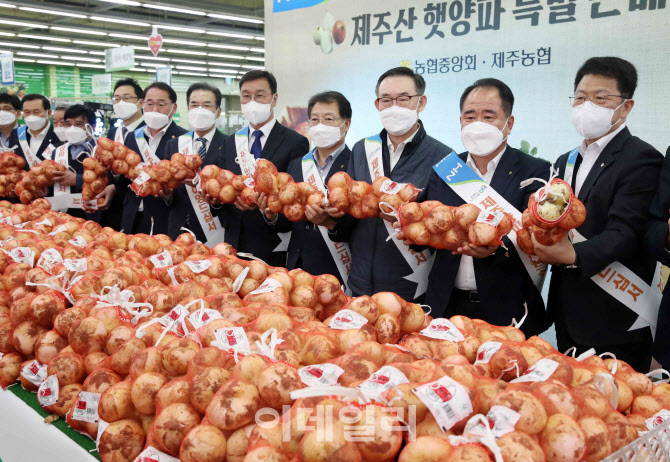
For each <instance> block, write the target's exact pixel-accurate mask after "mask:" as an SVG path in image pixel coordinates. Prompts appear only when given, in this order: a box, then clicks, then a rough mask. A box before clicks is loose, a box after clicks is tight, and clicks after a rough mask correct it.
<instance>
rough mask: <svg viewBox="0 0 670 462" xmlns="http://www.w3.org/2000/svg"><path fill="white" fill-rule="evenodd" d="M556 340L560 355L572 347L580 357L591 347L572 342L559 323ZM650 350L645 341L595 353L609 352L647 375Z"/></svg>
mask: <svg viewBox="0 0 670 462" xmlns="http://www.w3.org/2000/svg"><path fill="white" fill-rule="evenodd" d="M556 340H557V341H558V351H560V352H561V353H563V352H565V351H566V350H568V349H569V348H571V347H573V346H574V347H576V348H577V352H576V354H577V355H580V354H581V353H584V352H585V351H587V350H589V349H590V348H591V345H581V344H579V343H577V342H575V341H574V340H572V338H571V337H570V335H569V334H568V332H566V329H565V327H564V326H562V325H561V324H560V323H556ZM651 348H652V342H651V341H647V342H641V343H626V344H620V345H609V346H603V347H598V348H597V349H596V353H598V354H601V353H605V352H606V351H607V352H610V353H612V354H614V355H615V356H616V357H617V359H620V360H622V361H626V362H627V363H628V364H630V366H631V367H632V368H633V369H635V370H636V371H638V372H643V373H647V372H649V367H650V366H651Z"/></svg>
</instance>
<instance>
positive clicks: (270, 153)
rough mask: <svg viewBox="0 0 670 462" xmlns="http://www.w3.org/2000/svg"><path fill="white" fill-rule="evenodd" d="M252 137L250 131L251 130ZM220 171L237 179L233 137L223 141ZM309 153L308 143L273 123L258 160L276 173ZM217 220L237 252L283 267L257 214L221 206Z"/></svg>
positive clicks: (282, 255) (273, 241)
mask: <svg viewBox="0 0 670 462" xmlns="http://www.w3.org/2000/svg"><path fill="white" fill-rule="evenodd" d="M251 132H252V133H253V130H251ZM225 143H226V144H225V148H224V153H225V159H224V168H225V169H226V170H230V171H231V172H233V173H235V174H237V175H240V174H241V173H242V172H241V170H240V166H239V165H238V164H237V163H235V158H236V157H237V149H236V148H235V135H231V136H228V137H226V142H225ZM308 151H309V141H307V138H305V137H304V136H302V135H300V134H299V133H297V132H295V131H293V130H291V129H290V128H286V127H284V126H283V125H282V124H280V123H279V122H276V123H275V125H274V127H272V131H271V132H270V135H269V136H268V139H267V141H266V142H265V146H264V147H263V151H262V152H261V157H262V158H263V159H267V160H269V161H271V162H272V163H273V164H274V165H275V166H276V167H277V170H279V171H280V172H285V171H286V169H288V164H289V162H291V160H293V159H296V158H301V157H302V156H304V155H305V154H306V153H307V152H308ZM221 220H222V222H223V224H224V226H225V228H226V237H225V240H226V242H227V243H229V244H230V245H232V246H233V247H235V249H237V251H238V252H248V253H252V254H254V255H255V256H256V257H258V258H260V259H262V260H263V261H265V262H266V263H268V264H269V265H273V266H284V265H285V264H286V252H274V249H275V248H277V246H278V245H279V244H280V243H281V240H280V238H279V237H278V236H277V233H276V232H275V231H274V230H272V229H270V228H269V227H268V226H267V224H266V223H265V220H264V219H263V214H262V212H260V211H259V210H251V211H249V212H241V211H240V210H238V209H237V208H235V206H234V205H224V206H223V213H222V215H221Z"/></svg>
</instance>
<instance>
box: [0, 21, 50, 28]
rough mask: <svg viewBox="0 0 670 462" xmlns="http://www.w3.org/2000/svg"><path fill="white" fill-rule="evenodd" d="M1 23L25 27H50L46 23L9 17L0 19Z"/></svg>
mask: <svg viewBox="0 0 670 462" xmlns="http://www.w3.org/2000/svg"><path fill="white" fill-rule="evenodd" d="M0 24H9V25H11V26H23V27H32V28H34V29H48V28H49V26H45V25H44V24H36V23H34V22H25V21H10V20H9V19H0Z"/></svg>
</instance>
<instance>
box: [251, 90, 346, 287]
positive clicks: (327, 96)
mask: <svg viewBox="0 0 670 462" xmlns="http://www.w3.org/2000/svg"><path fill="white" fill-rule="evenodd" d="M307 116H308V118H309V130H308V133H309V136H310V139H311V140H312V143H314V145H315V146H316V147H315V148H314V149H313V150H312V151H311V152H310V153H308V154H307V155H305V157H303V158H301V159H295V160H293V161H292V162H291V164H290V165H289V167H288V173H289V175H291V177H293V179H294V180H295V181H296V182H300V181H308V182H309V183H311V184H312V185H314V186H316V187H317V189H319V190H320V191H325V185H326V184H328V180H329V179H330V177H331V176H333V174H335V173H336V172H341V171H346V169H347V166H348V165H349V158H350V156H351V150H350V149H349V148H348V147H347V145H346V144H345V138H346V136H347V132H348V131H349V127H350V126H351V104H350V103H349V101H348V100H347V99H346V98H345V97H344V95H343V94H342V93H339V92H336V91H326V92H323V93H318V94H316V95H314V96H312V97H311V98H310V100H309V103H308V104H307ZM258 206H259V207H260V209H261V210H263V211H264V213H265V216H266V217H267V219H268V223H269V224H270V226H273V227H274V229H275V230H276V231H278V232H288V231H290V232H291V240H290V242H289V245H288V259H287V262H286V267H287V268H288V269H294V268H302V269H304V270H305V271H307V272H308V273H310V274H313V275H320V274H333V275H335V276H337V277H338V278H339V279H340V282H342V283H345V284H346V279H347V277H348V275H349V271H348V269H347V265H348V264H350V263H351V262H350V254H349V252H348V246H346V244H343V243H337V244H335V243H334V242H333V241H331V240H330V238H329V237H328V231H327V230H328V229H332V228H333V227H334V226H335V220H334V219H333V218H332V217H331V216H330V215H328V213H327V212H326V210H325V208H322V207H319V206H311V205H308V206H307V207H306V209H305V216H306V217H307V220H303V221H299V222H296V223H294V222H291V221H289V220H288V219H287V218H286V217H285V216H284V215H278V214H275V213H272V211H271V210H270V209H269V208H267V198H266V197H265V194H263V193H261V194H260V197H259V199H258ZM347 260H349V261H347Z"/></svg>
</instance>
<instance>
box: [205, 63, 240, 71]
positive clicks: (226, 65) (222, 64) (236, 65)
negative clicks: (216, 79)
mask: <svg viewBox="0 0 670 462" xmlns="http://www.w3.org/2000/svg"><path fill="white" fill-rule="evenodd" d="M207 65H208V66H224V67H240V65H239V64H229V63H212V62H210V63H207ZM226 70H227V69H226Z"/></svg>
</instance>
